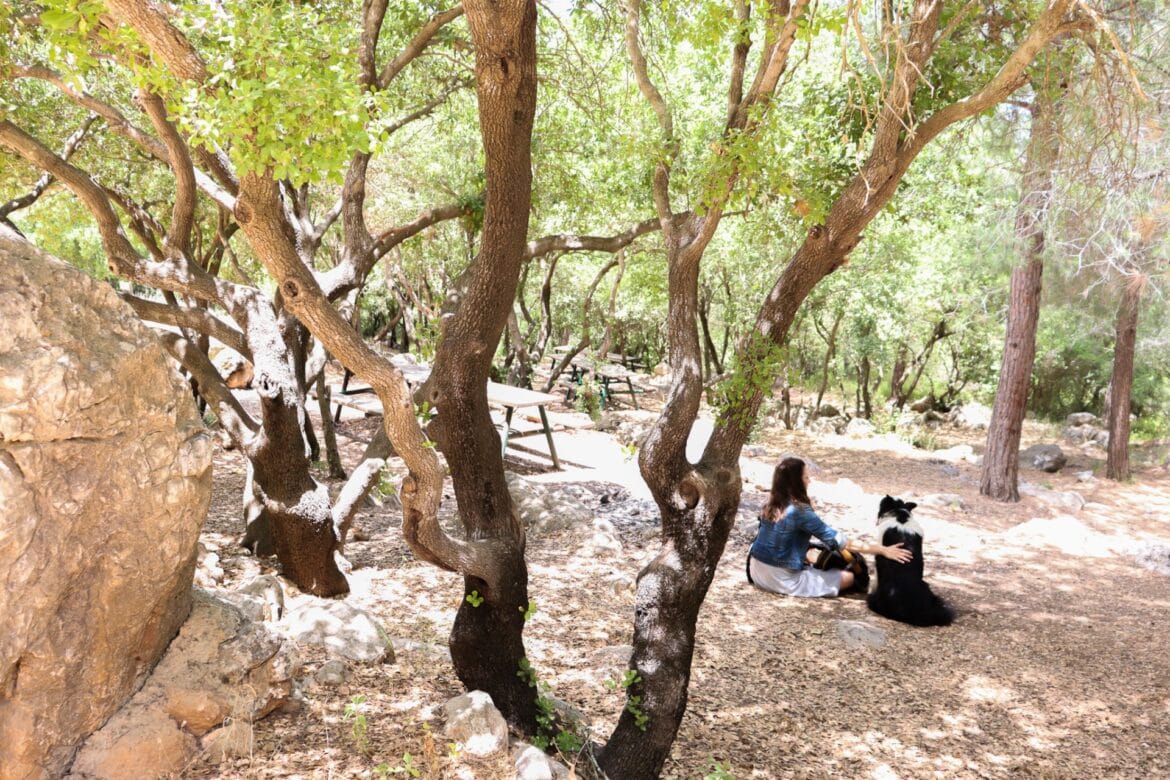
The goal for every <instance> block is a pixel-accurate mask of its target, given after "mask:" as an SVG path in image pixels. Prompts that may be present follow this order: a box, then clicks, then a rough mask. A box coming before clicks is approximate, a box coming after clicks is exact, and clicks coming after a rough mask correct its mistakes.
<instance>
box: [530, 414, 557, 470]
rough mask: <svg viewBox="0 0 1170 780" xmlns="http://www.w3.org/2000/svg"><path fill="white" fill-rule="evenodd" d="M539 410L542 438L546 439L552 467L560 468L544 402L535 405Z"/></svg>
mask: <svg viewBox="0 0 1170 780" xmlns="http://www.w3.org/2000/svg"><path fill="white" fill-rule="evenodd" d="M536 408H537V411H539V412H540V422H541V423H543V424H544V438H545V439H547V440H548V454H549V455H550V456H552V462H553V468H554V469H556V470H557V471H560V470H561V459H560V458H558V457H557V448H556V445H555V444H553V438H552V427H551V426H549V424H548V415H547V414H546V413H545V411H544V404H541V405H540V406H538V407H536Z"/></svg>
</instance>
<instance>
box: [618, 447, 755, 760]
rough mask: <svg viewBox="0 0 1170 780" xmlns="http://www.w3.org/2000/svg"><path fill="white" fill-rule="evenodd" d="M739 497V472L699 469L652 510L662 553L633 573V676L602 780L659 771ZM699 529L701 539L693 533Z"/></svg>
mask: <svg viewBox="0 0 1170 780" xmlns="http://www.w3.org/2000/svg"><path fill="white" fill-rule="evenodd" d="M699 485H701V487H698V488H697V489H696V486H699ZM739 491H740V478H739V471H738V469H735V468H730V469H726V468H717V469H714V470H708V469H704V468H700V469H698V470H697V471H696V473H695V474H694V475H692V477H691V478H689V479H688V481H687V482H685V483H684V484H683V486H682V490H681V492H682V495H683V496H684V497H685V499H686V500H684V502H683V503H681V504H678V505H671V506H663V505H662V504H661V503H660V504H659V508H660V510H661V512H662V523H663V525H662V542H663V544H662V550H661V552H659V554H658V556H657V557H656V558H655V559H654V560H653V561H651V562H650V564H649V565H647V566H646V568H644V569H643V570H642V572H641V573H640V574H639V575H638V590H637V596H636V601H635V608H634V652H633V656H632V658H631V661H630V665H631V668H632V669H635V670H636V671H637V673H638V676H637V678H635V681H634V683H633V684H632V685H630V687H629V689H628V691H627V693H628V696H629V697H630V698H628V699H627V701H628V704H627V706H626V708H625V709H624V710H622V714H621V717H620V719H619V720H618V724H617V728H616V729H614V732H613V735H612V736H611V737H610V739H609V742H608V743H607V745H606V746H605V748H604V750H603V751H602V754H601V757H600V760H599V763H600V765H601V767H602V768H603V769H604V770H605V773H606V775H607V776H608V777H611V778H615V779H616V778H651V777H658V776H659V774H661V772H662V764H663V762H664V761H665V760H666V757H667V756H668V755H669V754H670V748H671V745H672V744H673V743H674V738H675V735H676V734H677V733H678V729H679V725H680V723H681V722H682V717H683V713H684V712H685V711H686V706H687V689H688V686H689V685H690V678H691V660H692V657H693V655H694V648H695V626H696V623H697V620H698V616H699V609H700V607H702V605H703V599H704V598H705V597H706V594H707V589H708V588H709V587H710V585H711V580H712V578H713V577H714V575H715V567H716V565H717V564H718V563H719V558H720V556H721V555H722V554H723V548H724V547H725V545H726V543H727V537H728V534H729V533H730V532H731V526H732V524H733V523H734V522H735V517H736V510H737V509H738V508H739ZM692 502H693V503H692ZM699 528H702V529H704V533H695V529H699ZM633 697H640V701H637V702H636V700H635V698H633ZM635 702H636V703H635Z"/></svg>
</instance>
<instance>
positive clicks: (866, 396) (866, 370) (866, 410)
mask: <svg viewBox="0 0 1170 780" xmlns="http://www.w3.org/2000/svg"><path fill="white" fill-rule="evenodd" d="M870 370H871V369H870V362H869V355H862V356H861V363H860V364H859V365H858V366H857V387H858V390H860V391H861V414H862V415H864V416H865V419H867V420H870V419H873V399H872V398H871V396H870V393H869V375H870Z"/></svg>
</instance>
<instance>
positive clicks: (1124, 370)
mask: <svg viewBox="0 0 1170 780" xmlns="http://www.w3.org/2000/svg"><path fill="white" fill-rule="evenodd" d="M1141 296H1142V285H1141V282H1140V277H1135V278H1133V279H1129V280H1127V284H1125V286H1124V289H1123V291H1122V294H1121V306H1120V307H1118V311H1117V340H1116V342H1115V344H1114V347H1113V376H1112V378H1111V379H1110V380H1109V398H1110V404H1109V418H1108V422H1109V449H1108V456H1107V457H1106V461H1105V476H1106V477H1108V478H1109V479H1115V480H1118V481H1124V480H1127V479H1129V478H1130V469H1129V410H1130V401H1131V399H1132V394H1133V355H1134V347H1135V345H1136V343H1137V321H1138V305H1139V304H1140V303H1141Z"/></svg>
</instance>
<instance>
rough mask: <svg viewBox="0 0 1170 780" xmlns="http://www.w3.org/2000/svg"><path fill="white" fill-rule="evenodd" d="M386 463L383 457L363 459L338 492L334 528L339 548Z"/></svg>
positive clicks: (334, 511)
mask: <svg viewBox="0 0 1170 780" xmlns="http://www.w3.org/2000/svg"><path fill="white" fill-rule="evenodd" d="M385 465H386V461H384V460H382V459H381V458H369V459H368V460H364V461H362V462H361V464H360V465H359V466H358V467H357V468H356V469H354V470H353V474H351V475H350V476H349V479H348V480H346V482H345V485H344V486H343V487H342V488H341V492H340V493H338V494H337V500H336V501H335V502H334V503H333V530H334V533H336V534H337V542H338V548H339V549H340V547H341V546H343V545H344V544H345V536H346V534H348V533H349V527H350V525H351V524H352V523H353V516H354V513H356V512H357V509H358V507H359V506H360V505H361V503H362V501H364V500H365V498H366V496H368V495H369V494H370V491H371V490H372V489H373V487H374V485H376V484H377V482H378V476H379V475H380V474H381V473H382V467H383V466H385Z"/></svg>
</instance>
